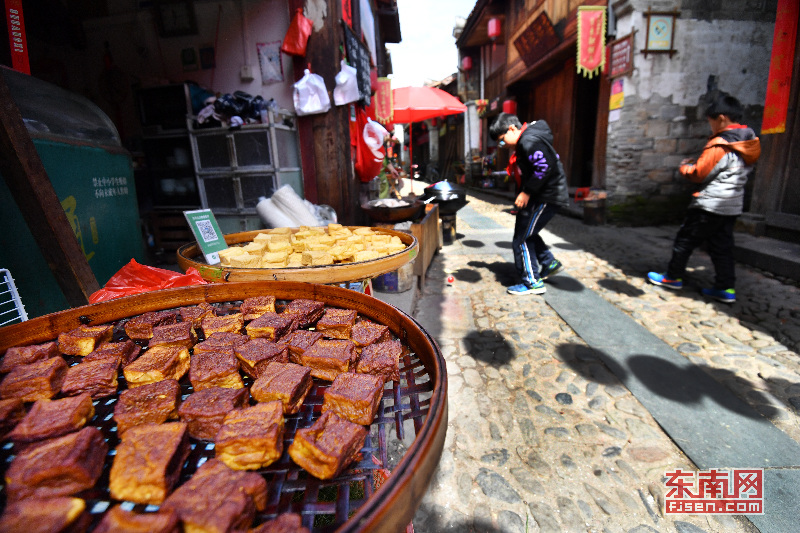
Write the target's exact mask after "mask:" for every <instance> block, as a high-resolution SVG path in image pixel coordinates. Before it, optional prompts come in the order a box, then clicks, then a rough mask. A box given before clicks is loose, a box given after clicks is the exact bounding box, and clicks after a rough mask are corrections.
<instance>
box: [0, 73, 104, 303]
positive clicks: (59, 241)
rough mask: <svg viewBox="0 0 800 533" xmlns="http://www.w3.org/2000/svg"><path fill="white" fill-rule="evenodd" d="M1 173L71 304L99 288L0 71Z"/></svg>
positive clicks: (80, 300)
mask: <svg viewBox="0 0 800 533" xmlns="http://www.w3.org/2000/svg"><path fill="white" fill-rule="evenodd" d="M0 173H2V174H3V178H4V179H5V181H6V184H7V185H8V188H9V190H10V191H11V195H12V196H13V197H14V200H15V201H16V203H17V206H18V207H19V210H20V211H21V212H22V216H23V218H24V219H25V222H26V223H27V224H28V228H29V229H30V230H31V233H32V234H33V238H34V239H35V240H36V243H37V244H38V245H39V250H40V251H41V253H42V255H43V256H44V259H45V261H47V264H48V266H49V267H50V270H51V271H52V272H53V276H55V279H56V282H57V283H58V285H59V287H61V290H62V292H63V293H64V296H65V297H66V299H67V302H68V303H69V305H71V306H73V307H78V306H81V305H86V304H88V303H89V296H91V294H92V293H93V292H95V291H97V290H99V289H100V286H99V284H98V283H97V279H96V278H95V277H94V273H93V272H92V269H91V267H89V263H88V261H86V257H85V256H84V255H83V251H82V250H81V248H80V246H79V244H78V240H77V239H76V238H75V234H74V233H73V231H72V227H71V226H70V223H69V221H68V220H67V216H66V215H65V214H64V208H63V207H61V202H60V201H59V200H58V196H57V195H56V192H55V190H53V185H52V184H51V183H50V179H49V178H48V177H47V172H46V171H45V169H44V165H43V164H42V161H41V159H39V154H38V153H37V152H36V147H35V146H34V145H33V141H32V140H31V137H30V135H29V134H28V130H27V128H26V127H25V124H24V123H23V121H22V115H20V112H19V109H18V108H17V106H16V104H15V103H14V100H13V99H12V97H11V92H10V91H9V89H8V85H6V82H5V79H4V78H3V76H2V74H0Z"/></svg>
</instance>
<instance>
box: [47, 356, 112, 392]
mask: <svg viewBox="0 0 800 533" xmlns="http://www.w3.org/2000/svg"><path fill="white" fill-rule="evenodd" d="M118 374H119V359H117V358H115V357H113V356H111V357H106V358H105V359H96V360H93V361H81V362H80V363H78V364H77V365H75V366H71V367H70V368H69V369H67V376H66V377H65V378H64V383H63V384H62V385H61V394H64V395H65V396H76V395H78V394H82V393H84V392H88V393H89V394H90V395H91V396H92V399H94V400H97V399H99V398H105V397H106V396H111V395H112V394H114V393H115V392H117V386H118V380H117V375H118Z"/></svg>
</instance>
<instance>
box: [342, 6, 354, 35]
mask: <svg viewBox="0 0 800 533" xmlns="http://www.w3.org/2000/svg"><path fill="white" fill-rule="evenodd" d="M342 20H343V21H345V23H346V24H347V25H348V26H350V27H351V28H352V27H353V3H352V0H342Z"/></svg>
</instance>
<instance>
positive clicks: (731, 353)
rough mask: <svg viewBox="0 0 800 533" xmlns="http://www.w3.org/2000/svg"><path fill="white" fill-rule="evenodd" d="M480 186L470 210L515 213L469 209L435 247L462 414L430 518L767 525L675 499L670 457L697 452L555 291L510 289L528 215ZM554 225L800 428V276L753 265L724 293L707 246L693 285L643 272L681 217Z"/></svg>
mask: <svg viewBox="0 0 800 533" xmlns="http://www.w3.org/2000/svg"><path fill="white" fill-rule="evenodd" d="M470 200H471V201H470V204H469V206H468V208H469V209H470V210H472V211H471V212H469V213H465V215H466V214H477V215H481V216H482V217H489V218H490V219H491V220H492V221H494V222H496V223H497V226H498V227H502V228H503V229H485V227H470V226H469V224H468V222H467V220H469V219H470V217H469V216H464V217H461V216H460V217H459V220H458V226H457V229H458V233H459V234H460V238H459V239H458V241H457V242H456V243H454V244H452V245H448V246H445V247H444V248H443V249H442V251H441V252H440V254H438V255H437V257H436V258H435V259H434V261H433V263H432V265H431V268H430V269H429V271H428V281H427V283H426V286H425V288H424V290H423V292H422V294H421V296H420V299H419V301H418V304H417V310H416V312H415V316H416V318H417V319H418V320H419V321H420V322H421V323H422V324H423V326H424V327H425V328H426V329H427V330H428V331H429V332H431V334H432V335H433V336H434V337H435V338H436V339H437V342H438V343H439V344H440V347H441V348H442V351H443V353H444V356H445V358H446V360H447V371H448V383H449V406H450V418H449V426H448V435H447V440H446V443H445V450H444V453H443V456H442V460H441V463H440V466H439V469H438V470H437V473H436V475H435V477H434V479H433V481H432V483H431V486H430V488H429V490H428V493H427V494H426V496H425V499H424V501H423V504H422V506H421V507H420V509H419V511H418V512H417V514H416V516H415V519H414V526H415V530H416V531H417V532H421V533H427V532H438V531H476V532H504V533H505V532H525V531H528V532H536V531H542V532H561V531H564V532H571V531H576V532H577V531H592V532H595V531H596V532H608V533H615V532H628V533H644V532H652V531H657V532H667V531H669V532H674V531H677V532H679V533H698V532H717V531H718V532H723V531H724V532H745V531H756V529H755V528H754V526H752V524H750V522H749V521H747V520H745V519H742V518H740V517H730V516H711V517H703V516H698V515H685V516H679V517H678V518H675V516H674V515H667V516H665V515H664V514H663V498H664V494H665V489H664V485H663V479H662V477H663V474H664V472H665V471H666V470H668V469H674V468H684V469H691V468H693V466H694V465H692V463H691V461H690V460H689V459H688V458H687V457H686V456H685V455H683V453H682V452H681V451H680V450H679V449H678V447H677V446H676V445H675V444H674V443H673V442H672V441H671V440H670V438H669V437H668V436H667V435H666V434H665V433H664V432H663V431H662V430H661V428H660V427H659V426H658V424H657V423H656V422H655V421H654V420H653V418H652V416H650V413H648V412H647V410H646V409H645V408H644V407H643V406H642V405H641V403H639V401H638V400H637V399H636V398H635V397H634V396H633V395H632V394H631V393H630V392H629V391H628V390H627V389H626V388H625V387H624V386H622V385H621V383H620V382H619V380H618V379H617V378H616V377H615V376H614V374H613V373H612V372H610V371H609V369H608V368H607V367H606V366H605V365H604V364H603V363H602V361H601V360H600V359H599V358H598V356H597V355H596V354H595V353H594V352H593V350H592V349H591V348H589V347H588V346H587V345H586V343H585V342H583V340H582V339H581V338H580V337H578V336H577V335H576V334H575V333H574V331H573V330H572V329H571V328H570V327H569V326H568V325H567V324H566V323H565V322H564V321H563V320H562V319H561V318H560V317H559V316H558V315H557V314H556V313H555V312H554V311H553V310H552V309H551V308H550V307H549V306H548V305H547V303H546V302H545V300H544V298H542V297H539V296H526V297H513V296H509V295H506V294H505V286H507V285H509V284H511V283H512V282H515V275H514V269H513V266H512V265H511V264H510V263H509V258H510V240H511V233H512V228H513V223H514V217H513V216H512V215H510V214H509V213H508V212H507V209H508V203H507V202H506V201H505V200H502V199H499V198H494V197H491V196H489V195H480V196H475V195H471V197H470ZM472 218H473V220H480V219H481V217H472ZM484 220H485V219H484ZM548 229H549V232H548V234H547V235H545V240H546V241H547V242H549V243H551V244H552V245H553V248H554V251H555V252H556V254H557V256H558V257H559V258H560V259H561V260H562V261H563V262H564V264H565V265H566V266H567V273H568V274H569V275H570V276H572V277H573V278H576V279H577V280H579V281H580V282H581V283H583V284H584V285H585V286H587V287H589V288H590V289H592V290H594V291H596V292H597V294H599V295H601V296H602V297H603V298H605V299H606V300H608V301H609V302H611V303H613V304H614V305H615V306H617V307H618V308H619V309H621V310H623V311H624V312H625V313H627V314H628V315H629V316H630V317H631V318H632V319H633V320H636V321H637V322H639V323H640V324H642V325H643V326H645V327H646V328H647V329H648V330H650V331H651V332H652V333H653V334H654V335H656V336H658V337H659V338H661V339H662V340H663V341H665V342H666V343H668V344H669V345H670V346H672V347H673V348H675V349H676V350H678V351H679V352H680V353H682V354H684V355H686V357H687V358H688V360H689V361H691V362H693V363H695V364H698V365H699V366H700V367H701V368H703V369H704V370H706V371H707V372H709V374H711V375H712V376H713V377H715V378H716V379H717V380H719V381H720V382H721V383H723V384H725V385H726V386H728V387H729V388H730V389H731V390H732V391H733V392H734V393H735V394H737V395H739V396H740V397H741V398H742V399H744V400H745V401H746V402H748V403H750V404H751V405H753V406H754V407H755V408H756V409H758V410H759V412H761V413H762V414H763V415H764V416H766V417H768V418H769V419H770V420H771V421H772V422H773V423H774V424H775V425H776V426H777V427H779V428H780V429H781V430H783V431H784V432H786V433H787V434H788V435H790V436H791V437H792V438H794V439H795V440H798V439H800V424H799V423H798V422H799V421H800V417H798V413H797V409H798V408H800V365H798V358H797V351H796V350H797V345H798V342H799V341H800V335H798V332H800V289H798V288H797V287H796V286H795V285H791V284H787V283H783V282H782V281H781V280H776V279H773V278H771V277H769V276H768V275H765V274H764V273H760V272H756V271H754V270H753V269H747V268H740V269H739V270H738V272H737V274H738V276H739V280H738V283H737V290H738V294H739V299H740V302H739V303H737V304H734V305H733V306H724V304H715V303H708V302H706V301H705V300H703V299H702V298H701V297H700V296H699V295H698V294H697V292H696V288H695V289H694V290H691V289H692V288H694V287H696V286H697V284H698V283H704V282H707V281H708V280H709V279H710V276H711V272H713V271H712V270H711V267H710V262H709V261H708V259H707V257H704V254H701V253H698V254H696V258H695V259H693V261H692V263H691V273H690V276H689V278H690V279H689V283H690V289H689V290H684V291H683V292H681V293H672V292H669V293H668V292H666V291H665V290H663V289H660V288H658V287H653V286H651V285H649V284H647V283H645V282H643V276H644V274H646V272H647V271H648V270H653V269H658V268H659V267H663V264H664V263H665V262H666V260H667V259H668V255H669V247H670V245H671V239H672V237H673V236H674V228H624V229H621V228H614V227H600V228H594V227H588V226H585V225H583V224H582V223H581V222H580V221H578V220H574V219H570V218H567V217H556V218H555V219H554V220H553V221H552V222H551V223H550V225H549V226H548ZM447 274H452V275H453V276H454V277H455V282H454V283H453V284H452V285H448V284H447V283H446V282H445V281H444V280H445V279H446V277H447ZM590 311H591V310H587V312H590ZM720 466H724V465H720ZM766 505H768V502H766Z"/></svg>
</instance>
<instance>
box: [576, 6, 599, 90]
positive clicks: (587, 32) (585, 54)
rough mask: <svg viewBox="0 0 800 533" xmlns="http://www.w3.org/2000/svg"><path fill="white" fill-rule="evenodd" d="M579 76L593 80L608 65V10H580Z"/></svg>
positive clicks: (591, 7)
mask: <svg viewBox="0 0 800 533" xmlns="http://www.w3.org/2000/svg"><path fill="white" fill-rule="evenodd" d="M576 64H577V67H578V74H583V75H584V76H585V77H587V78H591V77H592V76H594V75H595V74H597V73H598V72H599V71H600V69H601V68H603V66H605V64H606V8H605V7H603V6H581V7H579V8H578V60H577V62H576Z"/></svg>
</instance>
